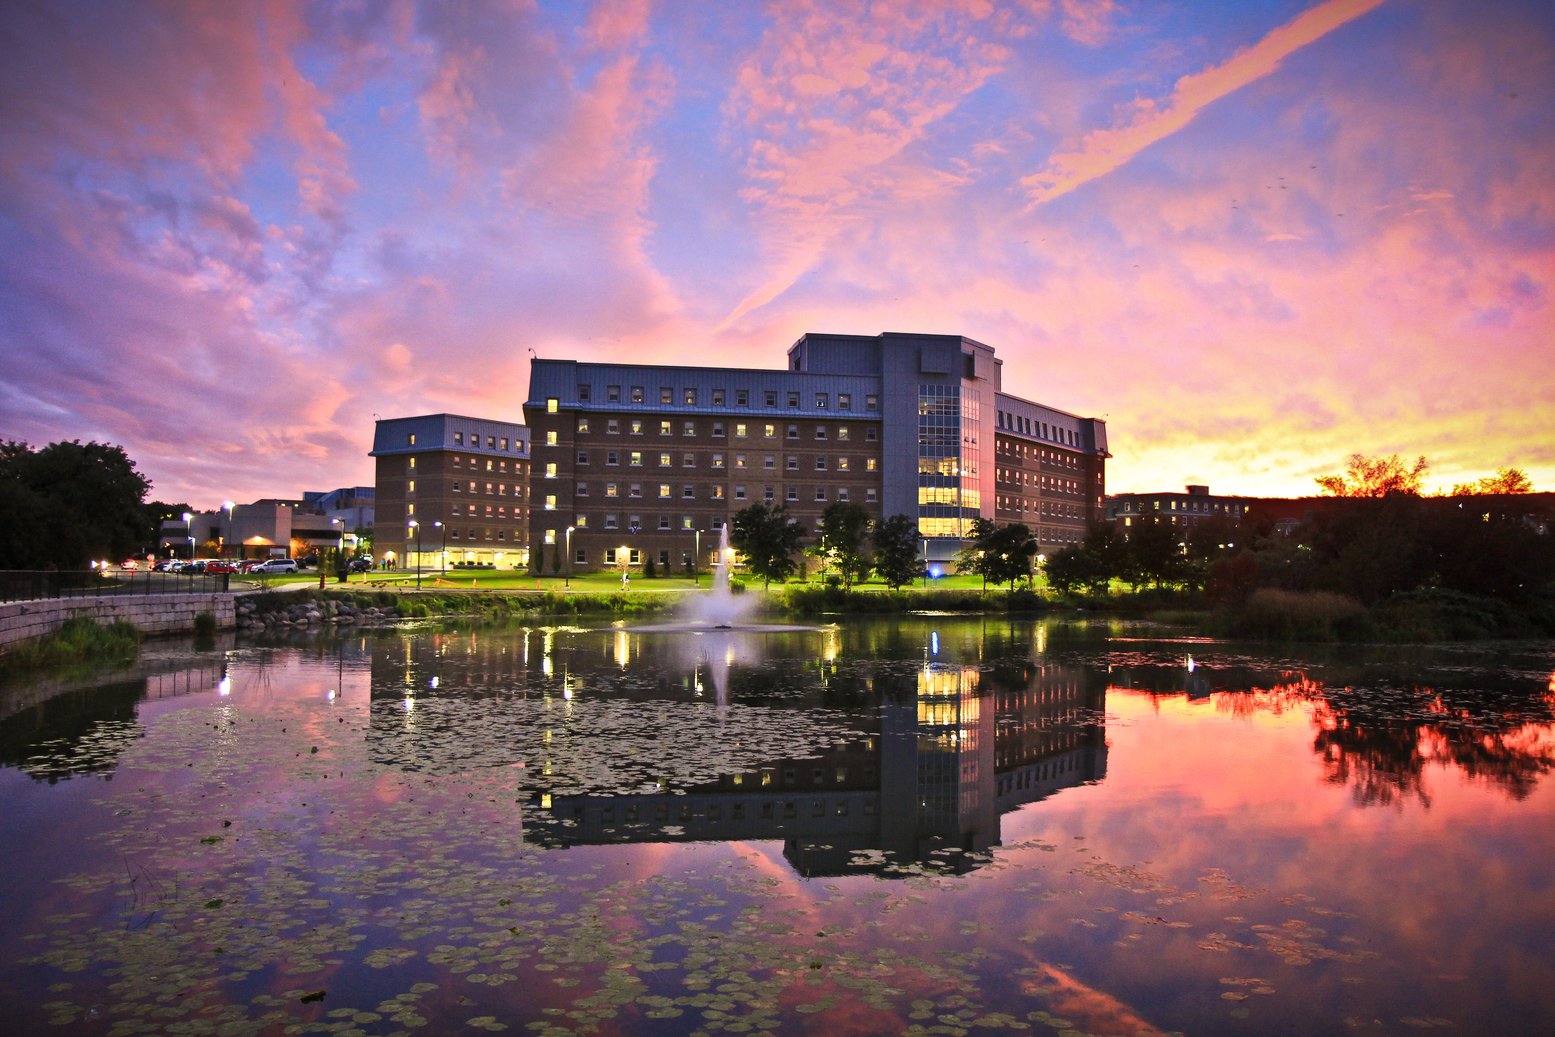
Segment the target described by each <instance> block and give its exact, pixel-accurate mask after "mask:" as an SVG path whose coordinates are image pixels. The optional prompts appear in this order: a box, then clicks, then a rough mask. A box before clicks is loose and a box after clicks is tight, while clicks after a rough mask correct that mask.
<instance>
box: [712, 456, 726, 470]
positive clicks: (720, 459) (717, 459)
mask: <svg viewBox="0 0 1555 1037" xmlns="http://www.w3.org/2000/svg"><path fill="white" fill-rule="evenodd" d="M723 466H724V455H722V454H714V455H713V467H714V468H722V467H723Z"/></svg>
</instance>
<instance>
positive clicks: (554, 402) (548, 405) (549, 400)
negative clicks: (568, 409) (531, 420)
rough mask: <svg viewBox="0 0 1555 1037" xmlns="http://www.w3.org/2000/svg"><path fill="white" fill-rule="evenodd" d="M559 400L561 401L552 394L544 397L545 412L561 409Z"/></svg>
mask: <svg viewBox="0 0 1555 1037" xmlns="http://www.w3.org/2000/svg"><path fill="white" fill-rule="evenodd" d="M561 402H562V401H560V400H558V399H557V398H556V397H554V396H547V397H546V398H545V412H546V413H547V414H555V413H556V412H557V411H559V410H561Z"/></svg>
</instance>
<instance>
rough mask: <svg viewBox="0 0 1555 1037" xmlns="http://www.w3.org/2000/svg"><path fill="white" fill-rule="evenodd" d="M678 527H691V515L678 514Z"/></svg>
mask: <svg viewBox="0 0 1555 1037" xmlns="http://www.w3.org/2000/svg"><path fill="white" fill-rule="evenodd" d="M680 528H681V529H690V528H691V516H690V515H682V516H680Z"/></svg>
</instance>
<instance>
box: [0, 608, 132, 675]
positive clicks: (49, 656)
mask: <svg viewBox="0 0 1555 1037" xmlns="http://www.w3.org/2000/svg"><path fill="white" fill-rule="evenodd" d="M138 654H140V631H139V630H138V629H136V627H135V625H134V624H133V623H127V622H125V621H124V620H122V619H121V620H116V621H115V622H113V623H110V624H108V625H107V626H103V625H101V624H99V623H97V622H96V621H94V620H91V619H88V618H86V617H84V616H77V617H75V618H73V619H67V620H65V622H64V623H63V624H61V625H60V627H59V629H58V630H55V631H53V632H52V633H49V634H46V635H44V636H43V637H40V638H37V639H36V640H33V641H24V642H22V643H21V644H18V645H16V646H15V647H14V648H12V649H11V650H10V651H9V652H7V653H6V656H5V661H6V665H7V666H8V667H15V668H16V669H27V670H67V671H77V670H79V671H82V672H86V671H92V670H97V669H103V668H108V667H113V666H123V665H125V664H126V663H130V662H133V661H134V660H135V657H136V656H137V655H138Z"/></svg>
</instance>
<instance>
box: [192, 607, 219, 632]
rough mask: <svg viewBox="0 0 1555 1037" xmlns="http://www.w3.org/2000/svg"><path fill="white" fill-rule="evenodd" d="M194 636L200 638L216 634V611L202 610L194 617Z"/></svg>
mask: <svg viewBox="0 0 1555 1037" xmlns="http://www.w3.org/2000/svg"><path fill="white" fill-rule="evenodd" d="M194 636H195V637H200V638H210V637H215V636H216V614H215V613H214V612H202V613H200V614H199V615H198V616H195V617H194Z"/></svg>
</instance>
